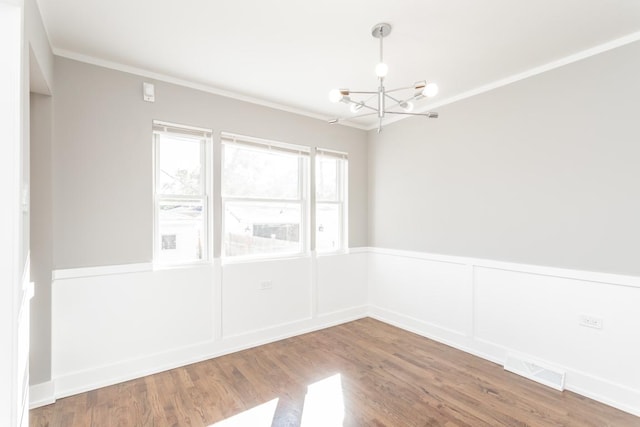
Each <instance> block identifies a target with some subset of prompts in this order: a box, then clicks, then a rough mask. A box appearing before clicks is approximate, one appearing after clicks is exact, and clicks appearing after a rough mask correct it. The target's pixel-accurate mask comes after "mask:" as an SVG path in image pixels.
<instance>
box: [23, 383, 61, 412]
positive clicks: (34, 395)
mask: <svg viewBox="0 0 640 427" xmlns="http://www.w3.org/2000/svg"><path fill="white" fill-rule="evenodd" d="M55 401H56V397H55V385H54V382H53V381H46V382H43V383H39V384H33V385H32V386H30V387H29V409H34V408H39V407H41V406H45V405H50V404H52V403H54V402H55Z"/></svg>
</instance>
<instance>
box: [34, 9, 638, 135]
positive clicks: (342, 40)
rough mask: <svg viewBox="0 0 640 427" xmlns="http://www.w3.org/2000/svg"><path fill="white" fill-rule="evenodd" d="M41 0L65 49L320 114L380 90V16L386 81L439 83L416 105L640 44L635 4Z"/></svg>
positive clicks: (344, 110)
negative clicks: (346, 93) (351, 96)
mask: <svg viewBox="0 0 640 427" xmlns="http://www.w3.org/2000/svg"><path fill="white" fill-rule="evenodd" d="M37 2H38V4H39V7H40V10H41V13H42V17H43V21H44V25H45V28H46V30H47V32H48V35H49V38H50V41H51V44H52V47H53V50H54V53H56V54H58V55H62V56H67V57H71V58H77V59H84V60H87V61H89V62H97V63H103V64H104V63H112V64H119V65H122V66H124V67H125V68H127V67H129V68H128V69H131V68H130V67H134V68H137V69H140V70H147V71H150V72H154V73H158V74H160V75H164V76H167V78H173V79H180V80H183V81H188V82H192V83H194V84H196V85H198V86H200V87H207V88H208V89H209V90H210V91H212V92H215V93H223V94H227V95H231V96H234V97H238V98H240V99H249V100H253V101H255V102H258V103H262V104H267V105H272V106H277V107H279V108H284V109H287V110H293V111H297V112H300V113H302V114H307V115H311V116H314V117H322V118H331V117H335V116H345V115H349V114H350V113H349V111H348V107H347V106H346V105H344V104H332V103H330V102H329V100H328V92H329V91H330V90H331V89H333V88H350V89H352V90H367V91H373V90H376V88H377V80H376V76H375V73H374V67H375V65H376V63H377V62H378V39H375V38H373V37H372V36H371V28H372V27H373V26H374V25H375V24H377V23H379V22H388V23H390V24H391V25H392V27H393V30H392V32H391V34H390V35H389V36H388V37H387V38H385V39H384V50H385V62H386V63H387V64H388V66H389V73H388V76H387V78H386V80H385V85H386V86H387V88H388V89H390V88H395V87H401V86H407V85H412V84H413V83H414V82H416V81H419V80H427V81H428V82H430V81H433V82H436V83H437V84H438V85H439V87H440V93H439V94H438V96H436V97H435V98H432V99H430V100H423V101H420V102H421V103H418V104H417V105H416V107H417V108H416V111H424V110H427V109H429V108H434V107H437V106H439V105H442V104H443V103H446V102H450V101H451V100H455V99H459V98H461V97H465V96H468V95H469V94H471V93H475V92H478V91H479V90H482V89H481V88H487V87H493V86H496V82H505V81H509V80H510V79H513V78H514V77H513V76H519V75H520V76H522V75H526V74H527V73H529V74H531V73H530V70H532V69H534V70H535V69H536V68H538V67H542V68H544V67H545V66H546V65H547V64H550V63H554V62H558V61H560V62H562V59H563V58H566V57H568V56H572V55H575V54H576V53H579V52H583V51H585V50H589V49H593V48H594V47H596V46H600V45H602V44H607V43H610V42H612V41H614V40H617V39H620V38H623V37H624V38H625V39H624V40H626V41H630V40H638V39H640V1H638V0H606V1H605V0H561V1H559V0H535V1H531V0H483V1H479V0H447V1H443V0H438V1H436V0H395V1H391V0H323V1H318V0H316V1H310V0H307V1H305V0H215V1H214V0H180V1H175V0H173V1H170V0H134V1H132V0H110V1H104V0H37ZM616 44H620V43H619V42H613V43H611V45H612V46H613V45H616ZM596 50H597V49H596ZM578 56H580V55H578ZM578 56H576V57H578ZM547 68H548V67H547ZM515 78H517V77H515ZM498 84H500V83H498ZM594 84H595V82H594ZM479 88H480V89H479ZM158 96H160V95H159V94H158ZM372 120H374V119H372ZM357 125H359V126H362V127H365V128H370V127H372V126H374V125H375V121H364V120H362V121H360V122H358V123H357Z"/></svg>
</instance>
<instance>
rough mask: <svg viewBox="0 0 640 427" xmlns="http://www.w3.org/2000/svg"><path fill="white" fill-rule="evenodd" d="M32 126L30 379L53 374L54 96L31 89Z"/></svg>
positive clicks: (36, 381)
mask: <svg viewBox="0 0 640 427" xmlns="http://www.w3.org/2000/svg"><path fill="white" fill-rule="evenodd" d="M30 107H31V108H30V110H31V114H30V127H31V135H30V136H31V143H30V149H31V168H30V169H31V242H30V244H31V280H32V281H33V283H34V286H35V295H34V297H33V299H32V300H31V352H30V357H31V360H30V363H31V365H30V366H31V369H30V381H31V383H32V384H38V383H42V382H45V381H48V380H49V379H50V378H51V269H52V266H51V263H52V250H53V227H52V226H53V217H52V215H51V209H52V206H53V200H52V194H51V192H52V183H51V166H52V165H51V138H52V114H53V113H52V98H51V97H50V96H46V95H38V94H35V93H32V94H31V96H30Z"/></svg>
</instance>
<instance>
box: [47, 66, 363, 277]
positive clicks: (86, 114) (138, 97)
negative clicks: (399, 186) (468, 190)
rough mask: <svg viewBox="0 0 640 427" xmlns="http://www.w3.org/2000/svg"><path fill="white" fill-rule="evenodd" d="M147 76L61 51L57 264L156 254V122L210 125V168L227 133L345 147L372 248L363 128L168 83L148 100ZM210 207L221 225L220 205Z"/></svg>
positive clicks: (359, 223)
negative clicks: (153, 133) (77, 58)
mask: <svg viewBox="0 0 640 427" xmlns="http://www.w3.org/2000/svg"><path fill="white" fill-rule="evenodd" d="M143 81H152V80H150V79H145V78H142V77H139V76H135V75H132V74H127V73H123V72H119V71H114V70H110V69H106V68H101V67H96V66H93V65H89V64H85V63H80V62H76V61H72V60H68V59H63V58H56V61H55V83H56V85H55V86H56V93H55V96H54V111H55V113H54V123H55V126H54V147H53V165H54V167H53V176H54V179H53V182H54V186H53V200H54V201H55V202H54V207H53V218H54V220H53V239H54V242H55V244H54V252H53V266H54V268H56V269H62V268H75V267H88V266H100V265H113V264H126V263H137V262H149V261H151V258H152V237H153V236H152V226H153V223H152V212H153V206H152V191H153V190H152V144H151V123H152V120H154V119H158V120H164V121H170V122H174V123H181V124H189V125H194V126H199V127H205V128H211V129H213V130H214V169H215V166H216V165H218V164H219V159H220V156H219V135H220V132H221V131H227V132H233V133H238V134H244V135H249V136H256V137H261V138H267V139H272V140H277V141H283V142H290V143H295V144H302V145H309V146H321V147H327V148H333V149H338V150H343V151H348V152H349V155H350V157H349V191H350V200H349V202H350V203H349V209H350V210H349V243H350V246H351V247H357V246H366V245H367V196H368V194H367V145H366V136H367V135H366V132H364V131H361V130H358V129H353V128H348V127H344V126H330V125H329V124H327V123H326V122H323V121H321V120H317V119H312V118H308V117H305V116H300V115H296V114H292V113H288V112H283V111H279V110H274V109H271V108H267V107H262V106H258V105H253V104H249V103H246V102H242V101H236V100H233V99H229V98H224V97H221V96H216V95H212V94H209V93H205V92H201V91H197V90H192V89H188V88H185V87H181V86H177V85H173V84H168V83H163V82H153V81H152V82H153V83H155V85H156V102H155V103H148V102H144V101H143V100H142V82H143ZM218 170H219V168H218ZM215 173H216V172H215V171H214V174H215ZM214 176H215V175H214ZM214 183H215V185H216V186H219V179H218V180H215V181H214ZM216 188H218V189H219V187H216ZM214 193H215V192H214ZM218 194H219V192H218ZM214 200H215V199H214ZM214 213H215V214H216V215H214V218H215V221H216V224H219V219H220V206H219V203H216V204H215V206H214ZM214 230H216V231H217V230H219V227H215V228H214ZM215 237H216V244H215V246H214V247H215V256H219V248H220V236H219V235H216V236H215Z"/></svg>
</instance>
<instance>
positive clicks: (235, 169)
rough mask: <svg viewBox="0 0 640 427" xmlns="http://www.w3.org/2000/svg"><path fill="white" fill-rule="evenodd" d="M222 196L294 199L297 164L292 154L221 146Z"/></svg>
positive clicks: (296, 159)
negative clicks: (222, 147)
mask: <svg viewBox="0 0 640 427" xmlns="http://www.w3.org/2000/svg"><path fill="white" fill-rule="evenodd" d="M222 174H223V176H222V183H223V184H222V186H223V188H222V195H223V196H231V197H248V198H269V199H298V198H299V197H300V189H299V187H300V183H299V177H300V161H299V157H298V156H296V155H289V154H285V153H278V152H276V151H274V152H269V151H264V150H253V149H251V148H246V147H242V146H235V145H233V144H225V145H224V166H223V172H222Z"/></svg>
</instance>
